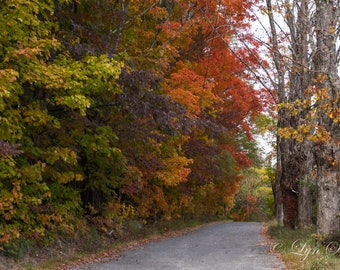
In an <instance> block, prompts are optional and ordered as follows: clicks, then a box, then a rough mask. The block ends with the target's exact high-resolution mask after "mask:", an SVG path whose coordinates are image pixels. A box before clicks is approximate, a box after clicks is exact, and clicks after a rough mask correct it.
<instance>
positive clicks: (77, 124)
mask: <svg viewBox="0 0 340 270" xmlns="http://www.w3.org/2000/svg"><path fill="white" fill-rule="evenodd" d="M274 2H275V3H274ZM339 5H340V1H339V0H313V1H312V0H278V1H271V0H266V1H260V0H242V1H240V0H195V1H192V0H189V1H188V0H143V1H136V0H103V1H95V0H72V1H71V0H60V1H57V0H55V1H52V0H35V1H26V0H17V1H11V0H2V1H0V46H1V49H0V250H3V246H4V245H6V244H8V243H10V242H12V241H15V239H29V240H30V241H35V240H37V241H40V240H42V239H46V238H48V239H49V241H50V240H51V239H52V241H53V238H54V236H55V235H57V234H66V235H71V236H72V235H75V234H76V232H79V231H82V230H86V228H95V229H96V230H97V231H98V232H100V233H103V234H111V232H113V231H114V230H116V229H117V228H118V227H119V226H122V225H123V224H124V223H125V222H127V221H134V222H138V224H142V225H146V224H152V223H155V222H158V221H162V220H168V221H171V220H176V219H186V218H188V219H190V218H209V217H216V216H220V217H225V218H233V219H237V220H249V219H252V218H253V217H254V216H257V217H259V216H261V215H262V216H266V217H268V216H270V214H271V213H270V209H271V207H272V206H273V203H272V202H271V201H270V198H271V197H270V196H272V195H271V194H270V189H272V191H273V195H274V197H275V214H276V217H277V220H278V221H279V223H282V224H284V225H287V226H290V227H292V228H297V227H300V228H305V227H310V226H314V225H316V228H317V234H318V235H319V236H320V237H324V236H325V237H333V236H335V235H339V231H340V215H339V213H340V181H339V179H340V175H339V170H340V162H339V160H340V149H339V141H340V133H339V130H340V126H339V125H340V109H339V89H340V80H339V75H338V67H339V60H340V49H339V46H338V45H339V42H338V41H339V35H340V26H339V23H340V19H339V18H340V9H339V8H338V7H339ZM254 25H260V27H261V29H262V30H261V33H262V37H261V38H259V36H260V35H259V34H260V33H259V32H257V33H256V31H255V32H254V28H253V27H254ZM263 36H264V37H263ZM266 130H269V131H270V132H272V134H274V135H275V136H276V139H277V146H276V170H275V169H267V170H266V169H264V168H263V167H262V168H261V165H263V163H262V164H261V157H259V151H258V150H259V149H258V146H257V143H256V141H255V140H254V135H255V134H256V133H260V132H265V131H266ZM266 204H267V205H266ZM270 204H271V205H270ZM260 208H261V209H260ZM273 208H274V207H273ZM266 211H267V212H266ZM265 212H266V213H265Z"/></svg>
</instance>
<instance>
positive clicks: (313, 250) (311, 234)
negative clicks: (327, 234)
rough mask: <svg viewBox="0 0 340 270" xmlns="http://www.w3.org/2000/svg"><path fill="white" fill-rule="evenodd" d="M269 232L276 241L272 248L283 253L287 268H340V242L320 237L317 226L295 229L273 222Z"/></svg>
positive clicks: (316, 269)
mask: <svg viewBox="0 0 340 270" xmlns="http://www.w3.org/2000/svg"><path fill="white" fill-rule="evenodd" d="M268 233H269V234H270V236H271V237H272V238H273V239H274V241H275V244H274V245H273V246H272V250H273V251H275V252H278V253H280V254H281V257H282V259H283V260H284V261H285V264H286V266H287V269H289V270H290V269H292V270H335V269H340V246H339V244H340V242H336V241H332V240H321V239H318V237H317V234H316V230H315V228H308V229H296V230H293V229H291V228H288V227H284V226H280V225H278V224H276V223H271V224H269V226H268Z"/></svg>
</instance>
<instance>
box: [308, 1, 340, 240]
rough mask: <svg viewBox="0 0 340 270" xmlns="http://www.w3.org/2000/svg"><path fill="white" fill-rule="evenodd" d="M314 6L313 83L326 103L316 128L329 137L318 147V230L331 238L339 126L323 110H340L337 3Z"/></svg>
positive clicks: (338, 200)
mask: <svg viewBox="0 0 340 270" xmlns="http://www.w3.org/2000/svg"><path fill="white" fill-rule="evenodd" d="M315 5H316V11H315V18H314V22H315V31H316V53H315V56H314V59H313V62H314V68H315V80H316V82H317V85H316V86H317V87H318V89H320V90H325V91H326V93H327V99H320V100H319V104H318V106H319V108H321V110H323V113H322V114H321V113H320V114H319V118H318V121H319V126H320V127H321V128H323V129H325V130H326V131H327V132H328V133H329V135H330V139H329V140H327V141H324V142H321V143H320V146H319V147H318V152H317V166H318V169H317V173H318V175H317V187H318V212H317V230H318V233H319V234H320V235H321V236H324V237H330V236H332V235H334V234H338V233H339V230H340V215H339V213H340V182H339V180H340V179H339V177H340V174H339V168H340V165H339V161H340V146H339V141H340V134H339V133H340V132H339V130H340V125H339V123H338V122H334V121H333V120H332V117H330V116H329V111H328V112H327V110H326V108H329V106H330V105H331V106H332V110H333V109H334V108H338V107H339V96H340V95H339V91H340V89H339V83H338V81H339V79H338V75H337V62H336V61H337V57H336V56H337V54H336V33H335V30H336V29H337V27H338V22H339V8H338V5H339V3H338V1H333V0H315ZM335 85H337V87H336V86H335ZM331 112H333V111H331Z"/></svg>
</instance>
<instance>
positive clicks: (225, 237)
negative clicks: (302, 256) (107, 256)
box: [74, 222, 284, 270]
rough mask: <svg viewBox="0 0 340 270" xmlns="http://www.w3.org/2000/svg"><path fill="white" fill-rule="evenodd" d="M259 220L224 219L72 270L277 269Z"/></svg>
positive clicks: (275, 259) (276, 262) (279, 263)
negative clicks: (118, 256)
mask: <svg viewBox="0 0 340 270" xmlns="http://www.w3.org/2000/svg"><path fill="white" fill-rule="evenodd" d="M267 251H268V247H267V246H265V245H264V238H263V236H262V235H261V224H260V223H255V222H251V223H241V222H226V223H218V224H211V225H208V226H204V227H202V228H200V229H198V230H196V231H194V232H191V233H189V234H186V235H182V236H178V237H174V238H170V239H167V240H163V241H158V242H154V243H150V244H147V245H145V246H140V247H138V248H136V249H133V250H130V251H126V252H123V253H122V255H121V257H120V258H119V259H118V260H113V261H109V262H105V263H99V264H89V265H83V266H79V267H77V268H75V269H74V270H83V269H84V270H85V269H86V270H89V269H90V270H162V269H164V270H167V269H169V270H210V269H211V270H229V269H230V270H274V269H275V270H277V269H284V265H283V263H282V262H280V261H279V260H278V259H277V258H275V257H274V256H273V255H271V254H269V253H268V252H267Z"/></svg>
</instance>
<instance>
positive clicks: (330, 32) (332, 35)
mask: <svg viewBox="0 0 340 270" xmlns="http://www.w3.org/2000/svg"><path fill="white" fill-rule="evenodd" d="M337 4H339V3H338V1H305V0H299V1H297V0H295V1H281V2H276V4H275V5H274V4H272V1H270V0H267V1H266V5H267V11H268V12H267V14H268V17H269V22H270V38H271V41H272V45H273V46H272V58H273V62H274V66H275V68H276V72H277V77H276V80H275V82H276V83H275V84H274V88H275V89H276V92H277V94H278V103H279V104H280V109H279V119H278V128H279V136H278V145H277V153H278V154H277V157H278V170H277V179H276V201H277V204H278V207H277V210H278V211H277V216H278V217H279V218H281V217H282V220H283V222H284V223H285V224H287V225H289V226H291V227H295V226H301V227H303V226H308V225H310V224H311V217H312V215H311V210H312V207H311V205H312V200H311V199H312V197H311V196H312V194H313V191H312V190H311V187H312V186H313V185H314V186H315V185H316V186H317V190H318V193H317V204H318V210H317V224H318V232H319V233H320V234H321V235H326V236H327V235H330V234H334V233H335V231H336V230H337V229H338V228H339V219H338V214H336V213H338V212H339V189H338V188H339V187H338V182H339V181H338V180H337V178H338V167H337V160H338V156H337V155H336V154H335V153H337V148H336V147H337V146H336V145H337V143H336V142H337V141H338V133H337V131H336V130H338V127H337V123H338V119H337V111H338V104H337V101H335V100H337V97H338V94H337V93H338V91H339V89H338V76H337V65H338V60H339V59H338V54H337V40H338V32H337V29H338V27H339V25H338V21H339V13H338V12H337V9H336V5H337ZM274 14H277V15H280V14H281V15H283V16H282V19H281V20H277V19H276V18H274ZM310 18H313V19H312V20H311V19H310ZM326 18H327V19H326ZM283 24H284V25H283ZM280 33H281V34H283V36H280ZM280 38H283V39H282V40H281V42H283V43H286V44H287V45H289V49H290V50H289V53H287V51H286V50H285V49H284V48H283V47H280ZM326 104H328V105H326ZM315 168H317V170H315ZM315 175H317V178H316V177H315ZM280 210H282V211H280Z"/></svg>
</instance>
